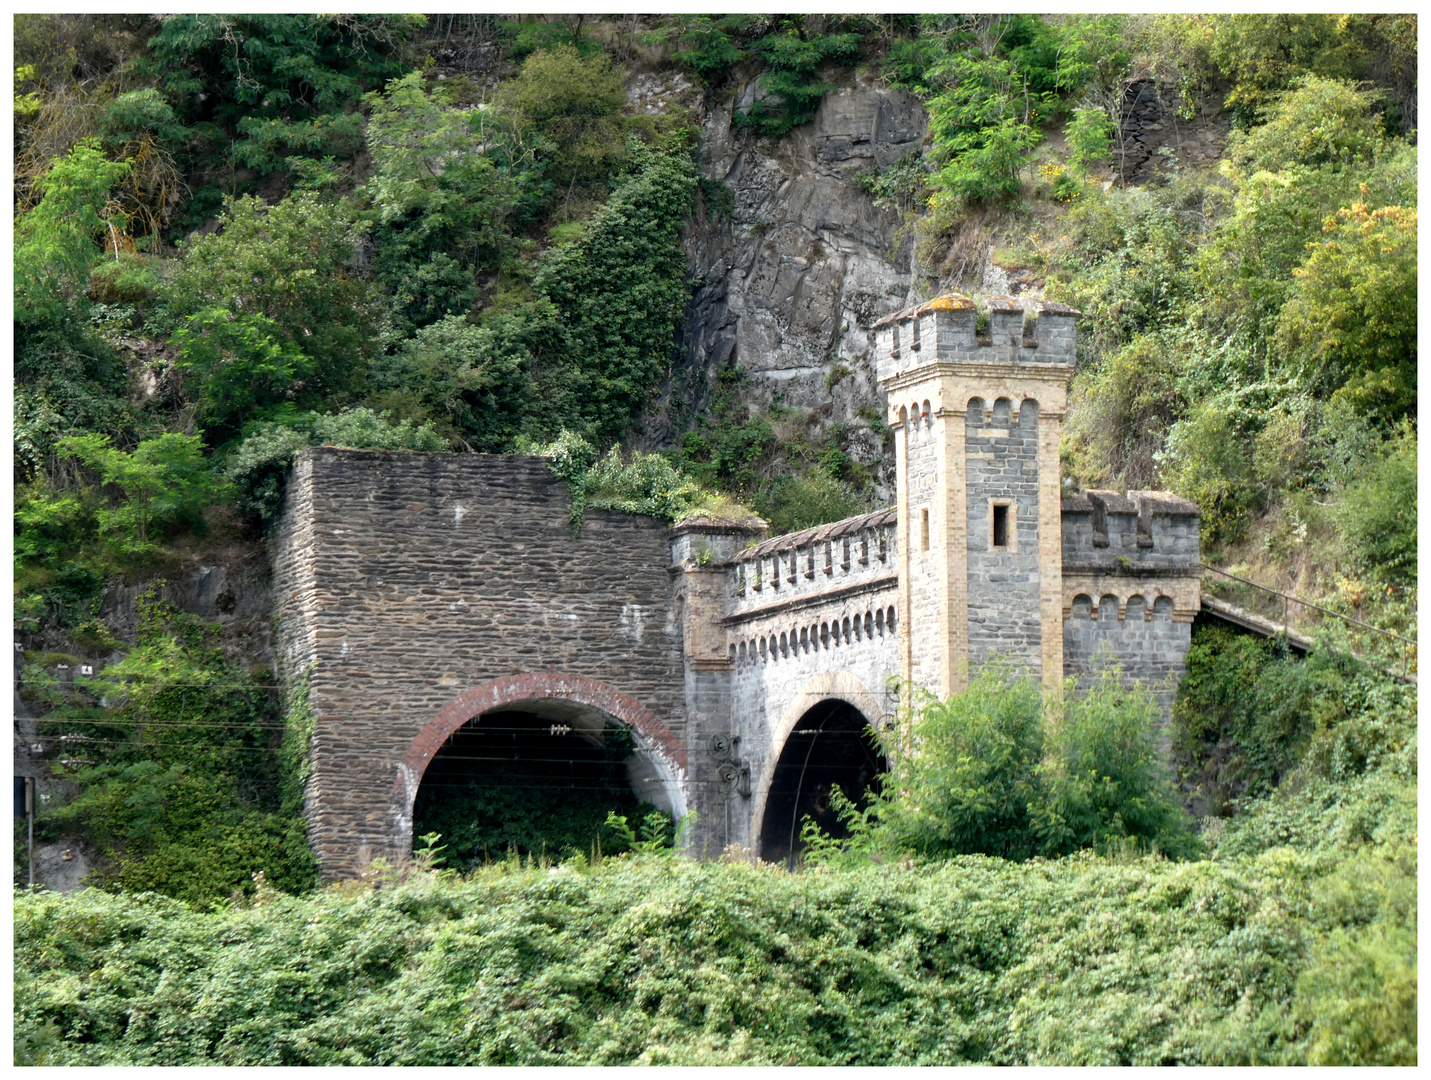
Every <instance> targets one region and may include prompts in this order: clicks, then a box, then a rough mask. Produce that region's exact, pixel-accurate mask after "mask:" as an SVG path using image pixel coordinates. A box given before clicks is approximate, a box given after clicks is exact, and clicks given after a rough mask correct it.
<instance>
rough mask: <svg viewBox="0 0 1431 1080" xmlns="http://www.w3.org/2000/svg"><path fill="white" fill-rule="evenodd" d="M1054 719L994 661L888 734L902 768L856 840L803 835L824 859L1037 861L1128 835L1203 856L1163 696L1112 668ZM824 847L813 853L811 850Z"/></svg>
mask: <svg viewBox="0 0 1431 1080" xmlns="http://www.w3.org/2000/svg"><path fill="white" fill-rule="evenodd" d="M1066 693H1067V695H1068V696H1067V698H1066V700H1065V701H1064V702H1063V703H1062V707H1061V708H1060V709H1059V710H1058V711H1057V713H1056V714H1050V715H1049V716H1047V717H1046V716H1045V712H1046V710H1045V705H1044V701H1043V695H1042V692H1041V691H1040V689H1039V686H1038V685H1037V683H1035V682H1034V681H1032V680H1029V679H1024V678H1020V677H1017V676H1015V675H1014V674H1013V673H1012V672H1011V671H1009V670H1007V669H1000V668H997V667H996V668H991V669H986V670H985V671H983V672H981V673H980V674H978V675H977V676H975V677H974V678H973V679H971V680H970V683H969V686H968V688H967V689H966V690H964V691H963V692H961V693H959V694H956V695H954V696H953V697H951V698H949V700H947V701H939V700H938V699H935V698H929V699H927V700H926V701H925V702H924V703H923V705H922V706H921V707H920V708H919V709H918V710H917V712H916V714H915V716H914V718H913V722H912V723H911V724H910V725H909V728H908V730H907V731H906V730H903V729H902V728H899V727H896V728H895V729H893V730H891V731H889V732H885V733H882V734H881V741H882V743H883V749H884V752H885V754H886V756H887V757H888V758H889V760H890V772H889V773H888V774H887V775H886V776H885V778H884V779H883V781H882V783H881V786H880V788H879V791H878V792H875V793H872V798H871V801H870V802H869V804H868V806H866V807H865V808H864V809H863V810H856V809H855V806H854V804H853V803H851V802H850V800H849V799H847V798H842V797H840V796H838V795H836V796H835V801H836V802H837V803H840V804H842V816H843V817H844V819H845V823H846V825H847V827H848V828H849V830H850V834H851V837H852V839H851V840H848V841H844V842H835V841H830V840H828V839H827V838H822V837H821V836H820V835H819V833H818V830H816V829H815V827H814V825H813V823H807V825H806V827H805V830H804V833H803V834H802V835H803V836H804V838H805V839H806V841H807V843H808V842H813V843H812V857H813V858H814V859H815V860H816V861H817V862H819V861H827V862H828V861H834V862H836V863H840V864H845V865H849V864H850V863H851V862H852V861H853V863H854V864H856V865H857V864H858V863H859V862H861V861H863V860H865V859H867V858H871V857H873V858H876V859H885V860H887V859H890V858H897V857H899V856H900V855H901V854H903V853H906V852H912V853H914V854H916V855H919V856H923V857H926V858H947V857H949V856H951V855H967V854H984V855H995V856H998V857H1000V858H1006V859H1014V860H1024V859H1029V858H1033V857H1035V856H1042V857H1049V856H1058V855H1065V854H1069V853H1071V852H1074V851H1079V850H1085V849H1090V848H1092V849H1096V850H1099V851H1104V852H1106V851H1110V850H1116V849H1119V848H1120V847H1121V846H1123V845H1131V846H1133V847H1135V848H1138V849H1142V850H1157V851H1161V852H1162V853H1163V854H1165V855H1170V856H1173V857H1175V858H1190V857H1192V856H1194V855H1196V854H1197V853H1198V852H1199V850H1200V844H1199V842H1198V841H1197V839H1196V838H1195V837H1194V836H1193V834H1192V829H1191V820H1190V819H1189V818H1188V816H1187V813H1186V811H1184V810H1183V809H1182V807H1181V806H1180V805H1179V804H1178V801H1177V797H1176V795H1175V794H1174V792H1173V790H1172V788H1171V786H1170V785H1169V782H1168V778H1167V776H1166V773H1165V769H1164V766H1163V763H1162V761H1161V755H1160V753H1159V751H1158V748H1157V745H1156V742H1155V732H1156V723H1157V706H1156V705H1154V704H1153V702H1152V700H1151V699H1150V698H1149V697H1148V696H1147V694H1146V692H1145V691H1142V690H1129V689H1126V688H1124V687H1123V686H1122V685H1121V684H1120V680H1119V676H1118V673H1116V672H1110V673H1108V674H1107V675H1105V676H1104V678H1103V679H1102V681H1101V682H1099V683H1098V684H1097V685H1095V686H1094V687H1093V688H1091V689H1090V690H1088V691H1086V692H1084V693H1080V694H1073V693H1072V687H1071V685H1070V686H1069V687H1067V688H1066ZM807 857H811V856H807Z"/></svg>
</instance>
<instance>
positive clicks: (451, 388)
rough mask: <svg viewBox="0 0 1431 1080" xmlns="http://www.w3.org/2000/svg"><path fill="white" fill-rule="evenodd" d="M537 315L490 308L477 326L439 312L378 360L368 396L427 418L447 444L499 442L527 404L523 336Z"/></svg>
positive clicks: (539, 322)
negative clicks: (503, 312) (517, 314)
mask: <svg viewBox="0 0 1431 1080" xmlns="http://www.w3.org/2000/svg"><path fill="white" fill-rule="evenodd" d="M534 311H535V307H534ZM545 321H546V320H544V319H543V318H542V313H541V312H536V313H535V317H534V318H530V319H521V318H518V317H513V316H510V315H507V316H493V317H489V318H488V319H486V320H484V321H483V324H482V325H481V326H477V325H474V324H473V323H471V322H469V321H468V320H467V319H466V318H465V317H463V316H461V315H449V316H447V317H445V318H442V319H439V320H438V321H437V322H434V323H432V324H431V325H430V326H425V327H423V328H422V329H421V330H419V331H418V332H417V334H416V335H415V336H413V337H411V338H409V339H408V340H407V341H404V342H403V343H402V345H401V346H399V348H398V349H397V350H396V351H395V352H394V353H392V354H390V355H388V356H384V357H382V358H380V359H379V360H378V362H377V364H376V366H375V367H374V369H373V373H372V376H371V378H370V379H369V386H370V387H371V388H372V390H373V394H372V397H371V399H370V400H371V401H372V402H373V403H374V404H375V405H379V406H380V407H383V408H386V409H389V410H391V411H392V413H393V414H394V415H395V416H400V417H402V418H404V419H412V420H416V421H426V422H430V423H431V424H432V425H433V427H434V429H437V430H440V431H441V432H442V433H444V434H446V435H448V437H449V439H450V440H451V441H452V443H453V444H454V445H466V446H467V447H469V448H471V449H473V450H476V451H479V452H481V453H496V452H500V451H502V450H505V449H506V448H507V447H508V445H509V444H510V443H511V440H512V439H513V437H515V435H516V434H517V433H518V431H519V430H520V429H521V426H522V423H523V421H524V419H525V418H526V417H527V415H528V413H529V410H530V400H529V399H530V395H531V382H530V380H531V367H532V364H533V356H532V353H533V352H534V351H535V350H534V349H533V347H532V344H531V343H532V341H533V339H535V338H537V337H538V336H539V335H540V333H541V330H542V329H543V323H544V322H545Z"/></svg>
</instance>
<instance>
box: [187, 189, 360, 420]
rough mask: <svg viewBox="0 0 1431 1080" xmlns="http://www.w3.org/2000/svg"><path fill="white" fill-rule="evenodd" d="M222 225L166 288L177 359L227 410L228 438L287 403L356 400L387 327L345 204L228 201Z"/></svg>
mask: <svg viewBox="0 0 1431 1080" xmlns="http://www.w3.org/2000/svg"><path fill="white" fill-rule="evenodd" d="M221 224H222V230H221V231H220V232H216V233H212V234H209V235H206V236H194V237H193V238H191V239H190V240H189V241H188V242H187V243H186V244H185V249H184V261H183V263H182V265H181V266H180V267H179V268H178V269H177V270H176V271H175V273H174V274H173V276H172V277H171V278H170V279H169V280H168V281H166V282H165V284H164V286H163V288H162V289H161V296H162V298H163V299H164V301H165V305H166V306H165V310H164V312H163V319H164V320H165V321H166V322H168V323H170V324H172V325H174V326H175V327H176V328H177V330H178V333H177V334H176V335H175V337H176V342H177V344H178V346H179V354H180V366H181V367H182V368H184V369H185V370H186V371H188V372H191V373H192V374H193V377H194V380H195V382H196V383H197V386H195V387H194V388H193V392H192V396H193V397H195V398H197V399H198V400H199V401H200V402H201V404H202V406H203V408H204V409H205V411H206V412H207V413H209V414H210V415H212V416H215V417H222V420H221V424H222V428H221V430H220V435H231V434H237V433H238V430H239V429H240V428H241V427H242V425H243V424H244V423H246V422H248V421H249V420H252V419H262V418H264V413H265V412H267V411H271V410H272V409H273V408H274V407H276V405H277V404H278V403H280V402H289V401H291V402H293V403H294V404H296V405H297V406H298V407H299V408H305V407H306V408H315V407H320V406H321V407H326V408H331V407H333V406H334V405H338V406H342V405H345V404H348V403H349V401H351V399H352V397H353V395H355V394H356V393H357V392H358V391H360V390H361V389H362V388H363V387H364V385H365V383H366V380H367V375H368V369H369V368H370V366H371V364H372V362H373V359H374V357H375V356H376V354H377V351H378V341H379V333H380V325H379V324H380V313H381V309H382V305H381V303H380V302H379V300H378V296H377V294H376V292H375V290H374V288H373V286H372V285H371V284H370V283H369V282H367V281H365V280H364V279H363V278H362V277H361V276H360V275H359V274H357V273H356V272H355V269H354V267H353V265H352V263H353V259H354V245H355V244H356V243H357V241H358V239H359V237H360V236H361V234H362V233H363V232H364V228H365V227H364V226H363V225H362V224H360V223H359V222H358V221H357V220H356V218H355V216H354V213H353V211H352V209H351V208H349V207H348V206H347V204H345V203H342V202H336V201H325V200H323V199H322V198H320V197H319V196H318V195H317V194H315V193H314V192H297V193H295V194H293V195H290V196H289V197H288V198H286V199H284V200H283V201H282V202H279V203H275V204H273V205H271V206H269V205H266V204H265V203H264V202H263V200H261V199H255V198H251V197H245V198H241V199H237V200H233V201H230V202H229V203H228V204H227V205H226V207H225V211H224V216H223V219H222V222H221ZM230 372H236V373H242V374H235V375H230V374H229V373H230ZM247 383H251V384H252V385H253V387H254V389H253V390H251V391H246V390H245V384H247ZM216 426H217V425H216ZM220 441H224V439H222V438H220Z"/></svg>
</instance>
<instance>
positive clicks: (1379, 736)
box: [1173, 626, 1414, 796]
mask: <svg viewBox="0 0 1431 1080" xmlns="http://www.w3.org/2000/svg"><path fill="white" fill-rule="evenodd" d="M1187 669H1188V670H1187V675H1186V676H1185V677H1184V678H1183V680H1182V683H1181V684H1180V685H1179V688H1178V697H1177V701H1176V703H1175V705H1174V707H1173V724H1174V744H1175V748H1176V750H1177V752H1178V754H1179V756H1180V759H1181V763H1182V768H1183V770H1184V771H1185V772H1190V771H1193V770H1196V769H1200V768H1202V767H1203V766H1204V765H1206V764H1207V763H1208V762H1210V761H1213V760H1216V761H1217V762H1219V765H1218V768H1219V770H1220V774H1219V776H1218V777H1217V778H1216V779H1217V782H1218V783H1219V785H1220V786H1221V787H1223V788H1224V789H1226V790H1227V791H1229V792H1235V793H1245V794H1246V795H1247V796H1259V795H1265V794H1267V793H1269V792H1271V791H1272V790H1274V789H1275V788H1276V787H1277V786H1278V784H1279V783H1283V782H1285V781H1287V780H1288V779H1289V775H1294V774H1295V775H1308V776H1325V777H1329V778H1331V779H1332V780H1334V781H1336V782H1342V781H1346V780H1350V779H1352V778H1354V777H1356V776H1359V775H1361V774H1362V773H1363V772H1365V771H1366V770H1368V769H1372V768H1375V767H1378V766H1379V765H1380V764H1381V763H1382V762H1384V761H1385V760H1387V759H1388V758H1389V757H1391V756H1392V755H1394V754H1395V753H1397V752H1399V751H1400V750H1401V749H1402V748H1404V746H1405V745H1406V743H1407V741H1408V739H1409V738H1411V732H1413V731H1414V720H1413V719H1412V717H1413V715H1414V706H1413V705H1411V704H1409V702H1410V701H1414V691H1412V690H1409V689H1408V688H1406V687H1403V686H1400V685H1399V684H1397V683H1395V682H1394V681H1393V680H1391V679H1390V678H1389V677H1387V676H1385V675H1383V674H1381V673H1379V672H1376V671H1375V670H1374V669H1372V668H1369V667H1367V666H1366V665H1363V664H1361V663H1360V662H1358V661H1356V660H1355V659H1353V658H1352V657H1350V656H1347V655H1345V654H1342V653H1339V652H1335V651H1333V650H1331V649H1317V650H1315V651H1313V652H1312V653H1311V654H1310V655H1309V656H1307V657H1306V658H1305V659H1298V658H1296V657H1294V656H1290V655H1287V654H1285V653H1282V652H1280V651H1279V647H1278V646H1277V644H1276V643H1274V642H1271V641H1268V640H1266V639H1261V638H1255V637H1252V636H1250V635H1247V634H1242V633H1238V632H1235V631H1232V630H1228V629H1224V628H1221V627H1215V626H1199V627H1197V628H1196V629H1195V631H1194V634H1193V642H1192V647H1191V648H1190V649H1189V650H1188V657H1187Z"/></svg>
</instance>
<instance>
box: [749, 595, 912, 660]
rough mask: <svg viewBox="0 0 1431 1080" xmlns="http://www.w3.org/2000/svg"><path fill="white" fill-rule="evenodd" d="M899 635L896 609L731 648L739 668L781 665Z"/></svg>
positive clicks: (870, 612)
mask: <svg viewBox="0 0 1431 1080" xmlns="http://www.w3.org/2000/svg"><path fill="white" fill-rule="evenodd" d="M894 633H895V616H894V606H893V605H890V606H889V607H878V608H873V609H871V610H868V611H866V612H865V613H864V615H863V616H860V615H855V616H854V618H851V617H850V616H848V615H847V616H845V618H844V619H843V620H839V619H836V620H832V621H822V622H818V623H811V624H810V625H808V626H801V627H799V628H798V629H797V628H794V627H792V628H791V629H790V630H788V631H786V630H782V631H781V632H780V634H779V636H778V637H777V636H776V635H775V634H773V633H772V634H768V635H761V636H760V637H754V638H750V639H748V640H747V641H742V642H740V643H739V644H738V645H731V646H730V658H731V660H733V661H735V662H736V663H737V664H748V663H755V662H756V661H759V662H760V663H777V662H778V661H780V660H781V659H789V658H791V657H792V656H798V655H801V654H808V653H812V652H820V651H822V650H825V651H828V650H831V649H837V648H839V647H841V646H848V645H853V644H856V643H858V642H861V641H874V640H876V639H877V638H883V637H885V636H886V635H888V636H891V637H892V636H893V635H894Z"/></svg>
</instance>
